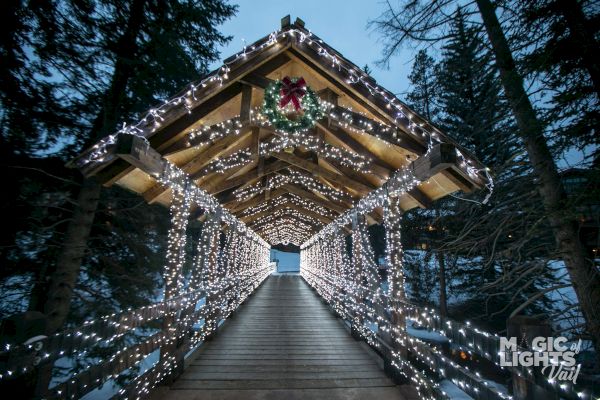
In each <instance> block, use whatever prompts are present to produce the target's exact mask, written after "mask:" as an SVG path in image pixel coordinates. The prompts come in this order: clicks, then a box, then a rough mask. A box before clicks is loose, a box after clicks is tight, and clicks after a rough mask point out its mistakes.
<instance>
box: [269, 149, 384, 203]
mask: <svg viewBox="0 0 600 400" xmlns="http://www.w3.org/2000/svg"><path fill="white" fill-rule="evenodd" d="M273 156H274V157H276V158H278V159H280V160H283V161H285V162H287V163H289V164H291V165H295V166H296V167H298V168H301V169H303V170H305V171H308V172H310V173H311V174H313V175H315V176H321V177H323V178H325V179H327V180H328V181H331V182H336V183H339V184H341V185H344V186H346V187H347V188H348V189H350V190H354V191H356V192H358V193H360V194H361V195H365V194H368V193H370V192H371V190H372V189H371V188H370V187H368V186H366V185H363V184H362V183H360V182H356V181H355V180H353V179H350V178H348V177H346V176H344V175H340V174H336V173H333V172H331V171H329V170H327V169H325V168H321V167H320V166H319V165H317V164H315V163H313V162H311V161H308V160H304V159H302V158H300V157H298V156H296V155H293V154H290V153H285V152H279V153H277V154H273Z"/></svg>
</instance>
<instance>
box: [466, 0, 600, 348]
mask: <svg viewBox="0 0 600 400" xmlns="http://www.w3.org/2000/svg"><path fill="white" fill-rule="evenodd" d="M476 2H477V6H478V8H479V11H480V13H481V17H482V20H483V24H484V26H485V28H486V31H487V34H488V37H489V39H490V42H491V44H492V50H493V53H494V55H495V59H496V64H497V66H498V69H499V71H500V78H501V81H502V85H503V87H504V90H505V92H506V97H507V98H508V101H509V103H510V105H511V108H512V110H513V114H514V116H515V119H516V121H517V125H518V128H519V135H520V136H521V138H522V139H523V142H524V143H525V146H526V149H527V153H528V155H529V158H530V160H531V163H532V166H533V169H534V172H535V174H536V175H537V177H538V178H539V184H538V186H537V189H538V191H539V193H540V196H541V198H542V203H543V206H544V209H545V211H546V215H547V217H548V221H549V223H550V226H551V227H552V232H553V234H554V237H555V239H556V242H557V245H558V249H559V251H560V254H561V255H562V257H563V260H564V262H565V266H566V268H567V270H568V272H569V275H570V277H571V282H572V284H573V288H574V290H575V293H576V294H577V298H578V300H579V305H580V307H581V310H582V312H583V315H584V317H585V320H586V325H587V330H588V332H589V333H590V334H591V339H592V341H593V343H594V347H595V349H596V352H597V354H599V355H600V347H599V346H600V308H599V307H598V304H600V277H599V275H598V273H597V272H596V271H595V269H594V266H593V263H592V262H591V260H589V259H586V251H585V248H584V247H583V245H582V244H581V241H580V239H579V235H578V227H577V222H576V221H575V220H574V219H573V218H572V216H571V215H570V214H569V213H568V212H565V207H566V195H565V191H564V188H563V186H562V183H561V180H560V176H559V174H558V171H557V169H556V165H555V164H554V160H553V158H552V154H551V153H550V150H549V148H548V144H547V142H546V139H545V137H544V132H543V128H542V125H541V123H540V121H539V120H538V119H537V116H536V114H535V111H534V109H533V106H532V104H531V102H530V101H529V98H528V96H527V93H526V92H525V89H524V85H523V78H522V77H521V75H520V74H519V73H518V71H517V69H516V66H515V61H514V59H513V57H512V53H511V51H510V48H509V46H508V42H507V40H506V37H505V36H504V32H503V31H502V27H501V26H500V23H499V22H498V18H497V16H496V11H495V8H494V6H493V5H492V3H491V2H490V0H476Z"/></svg>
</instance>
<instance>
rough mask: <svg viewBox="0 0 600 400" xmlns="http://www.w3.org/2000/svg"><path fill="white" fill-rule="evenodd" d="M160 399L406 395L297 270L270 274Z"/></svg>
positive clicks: (290, 399) (158, 394)
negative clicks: (295, 273) (281, 273)
mask: <svg viewBox="0 0 600 400" xmlns="http://www.w3.org/2000/svg"><path fill="white" fill-rule="evenodd" d="M194 357H195V359H194V360H193V361H191V363H189V366H188V367H187V369H186V371H185V372H184V374H183V375H182V376H181V377H180V378H179V379H178V380H177V381H175V382H174V383H173V384H172V385H171V387H170V388H161V389H159V390H157V391H156V393H155V395H154V399H160V400H191V399H194V400H202V399H207V400H213V399H214V400H216V399H222V400H229V399H248V400H252V399H286V400H295V399H364V398H376V399H378V400H379V399H381V400H386V399H399V400H402V399H405V398H406V397H404V395H403V394H402V393H403V392H404V390H401V389H400V388H399V387H398V386H396V385H395V384H394V383H393V382H392V381H391V380H390V379H389V378H387V377H386V376H385V374H384V373H383V370H382V368H381V365H380V361H379V359H378V358H377V357H376V356H375V355H374V354H373V353H371V352H370V351H369V350H368V349H366V348H365V347H364V345H361V343H360V342H358V341H356V340H354V339H352V338H351V336H350V335H349V334H348V331H347V330H346V329H345V327H344V326H343V325H342V323H341V322H340V321H339V320H337V319H336V318H335V317H334V315H333V314H332V313H331V312H330V310H329V308H328V307H327V306H326V305H325V304H324V303H323V302H321V301H320V299H319V298H318V297H317V295H316V294H315V293H314V292H313V291H312V290H311V289H310V288H309V287H308V285H307V284H306V283H305V282H304V281H303V280H302V278H300V277H299V276H297V275H280V276H275V275H274V276H270V277H269V278H268V279H267V281H266V282H265V283H264V284H263V285H262V286H261V287H260V288H259V289H258V290H257V291H256V293H255V294H254V295H252V296H251V297H250V299H248V301H247V303H246V304H244V305H242V306H241V309H240V310H239V311H237V312H236V313H235V315H234V316H233V317H232V319H231V320H230V321H228V323H227V325H226V326H224V327H223V329H222V330H220V331H219V333H218V334H217V336H216V337H215V338H214V339H213V340H212V341H210V342H208V343H206V344H204V345H203V347H202V348H201V349H199V350H198V351H197V353H196V354H195V355H194Z"/></svg>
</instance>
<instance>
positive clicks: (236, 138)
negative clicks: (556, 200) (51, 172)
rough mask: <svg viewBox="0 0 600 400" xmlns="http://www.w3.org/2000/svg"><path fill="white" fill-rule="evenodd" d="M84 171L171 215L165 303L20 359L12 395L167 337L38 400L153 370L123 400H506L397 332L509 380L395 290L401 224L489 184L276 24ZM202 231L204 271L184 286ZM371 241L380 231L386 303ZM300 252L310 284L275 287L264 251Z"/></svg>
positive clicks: (119, 137)
mask: <svg viewBox="0 0 600 400" xmlns="http://www.w3.org/2000/svg"><path fill="white" fill-rule="evenodd" d="M73 166H76V167H77V168H80V169H81V171H82V172H83V173H84V174H85V175H86V176H88V177H92V176H93V177H95V179H98V180H100V181H101V182H102V183H103V184H104V185H106V186H110V185H115V184H116V185H119V186H122V187H124V188H127V189H129V190H131V191H133V192H136V193H139V195H140V196H143V197H144V199H146V200H147V201H148V202H156V203H160V204H163V205H164V206H165V207H170V210H171V216H172V226H171V230H170V232H169V248H168V252H167V255H166V263H165V269H164V281H165V286H166V287H165V299H164V301H163V302H160V303H156V304H152V305H149V306H146V307H143V308H141V309H138V310H129V311H126V312H123V313H122V314H119V315H110V316H106V317H105V318H102V319H99V320H95V321H92V322H90V323H88V324H84V325H83V326H81V327H79V328H78V329H75V330H70V331H65V332H60V333H58V334H56V335H54V336H52V337H49V338H40V339H39V340H37V341H33V342H31V343H27V344H25V345H22V346H19V347H17V348H16V349H12V350H10V351H9V352H6V353H5V354H4V356H5V357H3V361H2V363H3V364H2V378H3V379H10V377H12V376H14V375H19V374H21V373H26V372H27V371H28V370H31V369H35V368H40V367H41V366H44V365H45V366H46V367H47V366H50V368H51V365H53V363H54V362H55V361H56V360H57V359H59V358H60V357H65V356H68V355H73V356H76V354H78V352H80V351H82V350H83V349H85V348H89V347H92V346H98V345H100V344H102V343H108V344H110V343H111V342H112V341H113V340H114V339H115V338H119V337H122V336H123V335H125V334H126V333H127V332H132V331H134V330H135V329H136V328H139V327H143V326H145V325H147V324H149V323H150V322H152V321H157V320H158V321H162V322H161V323H162V329H159V330H158V331H156V332H155V333H153V334H151V335H149V336H146V337H143V338H141V339H139V341H138V342H137V343H134V344H132V345H130V346H127V347H125V348H121V349H118V350H115V352H114V353H113V354H111V355H110V356H109V357H106V358H103V359H99V360H98V362H97V363H96V364H94V365H90V366H88V367H87V368H85V369H84V370H82V371H81V372H79V373H77V374H76V375H74V376H72V377H71V378H69V379H68V380H66V381H64V382H62V383H58V384H56V385H55V386H53V387H51V388H46V387H43V388H38V393H39V394H40V397H43V398H69V399H71V398H81V397H83V396H86V395H90V394H93V393H94V391H96V393H97V390H98V389H97V388H99V387H101V386H102V385H103V384H104V383H106V382H108V381H113V380H114V379H116V378H118V377H119V376H120V375H121V374H123V372H126V371H130V369H131V368H132V367H134V366H136V365H140V363H145V364H148V363H149V362H148V360H151V358H150V357H149V355H151V354H156V352H158V353H159V356H158V357H156V360H155V361H154V362H152V363H150V365H146V366H145V367H144V368H142V373H141V374H139V376H137V377H136V378H135V379H133V380H129V381H128V382H127V384H126V385H124V386H123V388H122V390H120V391H119V392H118V393H115V394H114V396H115V397H117V398H142V397H146V396H151V395H153V394H154V395H155V396H156V397H157V398H163V397H166V398H174V399H233V398H261V399H262V398H288V399H296V398H344V399H345V398H365V397H367V396H376V397H377V398H400V399H401V398H419V399H425V398H435V399H439V398H446V397H447V395H446V393H445V391H444V389H443V387H442V386H440V384H439V381H440V380H442V379H448V380H450V381H452V382H454V383H455V384H456V385H457V386H459V387H461V389H462V390H464V391H465V392H466V393H468V394H469V395H470V396H472V397H474V398H481V399H501V398H506V397H507V395H506V394H505V393H503V392H502V391H500V390H498V389H497V388H495V387H493V386H490V385H488V384H487V382H486V381H485V380H484V379H483V378H482V377H481V375H479V374H478V373H477V372H476V371H471V370H469V369H468V368H465V367H463V366H460V365H458V364H456V363H454V362H453V361H452V360H450V359H448V358H446V357H445V356H444V355H443V354H442V353H441V352H440V351H438V349H436V348H434V347H432V346H430V345H429V344H428V343H426V342H424V341H421V340H418V339H415V338H413V337H410V336H409V335H408V334H407V331H406V319H407V318H409V319H411V320H415V321H418V322H419V324H421V325H422V326H424V327H427V328H429V329H430V330H434V331H436V332H438V333H440V334H442V335H444V336H446V337H447V338H448V339H449V340H452V341H453V343H455V344H457V345H460V346H462V347H463V348H464V349H465V351H468V352H472V353H476V354H478V355H480V356H481V357H483V358H485V359H487V360H489V361H490V362H493V363H497V362H498V353H497V351H495V350H494V349H497V337H495V336H493V335H489V334H487V333H486V332H483V331H480V330H477V329H475V328H472V327H470V326H468V325H464V324H461V323H458V322H453V321H450V320H444V319H442V318H440V317H439V316H437V315H436V314H435V312H434V311H433V310H430V309H425V308H419V307H417V306H414V305H412V304H410V303H408V302H406V300H405V298H404V290H403V279H402V249H401V246H400V224H401V216H402V213H403V212H405V211H406V210H409V209H411V208H414V207H423V208H426V207H428V206H429V205H430V204H431V203H432V202H433V201H435V200H436V199H439V198H441V197H444V196H446V195H448V194H450V193H453V192H457V191H463V192H470V191H473V190H478V189H484V188H485V189H486V190H489V189H490V188H491V185H492V182H491V180H490V178H489V175H488V173H487V171H486V169H485V167H484V166H482V165H481V164H480V163H479V162H478V161H477V160H476V159H474V158H473V156H472V155H470V154H469V152H467V151H466V150H464V149H463V148H462V147H461V146H460V145H459V144H457V143H455V142H454V141H453V140H451V139H450V138H448V137H447V136H445V135H444V134H443V133H442V132H440V131H439V130H437V129H436V128H435V127H433V126H432V125H430V124H429V123H428V122H427V121H426V120H424V119H423V118H422V117H420V116H419V115H418V114H416V113H415V112H413V111H412V110H410V109H409V108H408V107H407V106H406V105H404V104H403V103H402V102H401V101H400V100H398V99H397V98H396V97H395V96H394V95H393V94H392V93H390V92H389V91H387V90H386V89H384V88H382V87H380V86H378V85H377V84H376V82H375V81H374V80H373V79H372V78H371V77H370V76H368V75H367V74H366V73H364V72H363V71H362V70H361V69H360V68H358V67H357V66H356V65H354V64H352V63H351V62H350V61H348V60H347V59H345V58H344V57H343V56H342V55H341V54H340V53H338V52H337V51H336V50H334V49H333V48H331V47H330V46H328V45H327V44H326V43H325V42H323V41H322V40H321V39H320V38H318V37H317V36H315V35H314V34H312V33H311V32H310V31H309V30H307V29H306V28H305V27H304V23H303V22H302V21H301V20H299V19H297V20H296V21H295V22H294V23H291V22H290V19H289V17H286V18H284V19H283V20H282V25H281V29H279V30H276V31H274V32H272V33H271V34H269V35H267V36H265V37H264V38H262V39H260V40H258V41H257V42H255V43H253V44H251V45H248V46H246V47H245V48H244V49H243V50H242V51H241V52H239V53H237V54H235V55H233V56H231V57H230V58H228V59H226V60H225V61H224V64H223V66H222V67H220V68H219V69H218V70H215V71H213V72H212V73H211V74H209V75H207V76H206V77H205V78H204V79H202V80H201V81H200V82H196V83H194V84H191V85H190V86H189V87H187V88H185V89H184V90H183V91H182V92H181V93H179V94H178V95H177V96H175V97H173V98H171V99H169V100H168V101H165V102H164V104H161V105H158V106H157V107H155V108H153V109H151V110H149V111H148V113H147V115H146V116H145V117H144V118H143V119H142V120H140V121H139V122H137V123H136V124H133V125H125V126H124V127H123V128H122V129H121V130H120V131H119V132H117V133H115V134H114V135H112V136H110V137H107V138H105V139H104V140H102V141H101V142H99V143H98V144H97V145H95V146H94V147H93V148H91V149H88V150H87V151H86V152H84V153H83V154H81V156H80V157H79V158H78V159H77V160H75V161H74V162H73ZM195 219H198V220H201V221H202V222H203V228H202V234H201V240H199V242H198V243H195V244H194V245H195V246H197V247H198V254H199V255H198V257H197V259H195V260H194V261H193V262H194V266H195V268H194V271H193V272H192V276H191V277H190V278H189V279H187V280H185V279H183V277H182V274H181V268H182V265H183V263H184V261H185V260H184V257H185V252H184V251H183V248H184V247H185V245H186V243H185V242H186V228H187V225H188V222H189V221H191V220H195ZM369 224H383V225H384V227H385V230H386V246H387V249H386V254H387V268H388V274H387V275H388V276H387V289H386V290H384V287H385V285H383V284H382V281H381V276H380V275H379V273H378V266H377V264H376V261H375V260H374V259H373V253H372V249H371V248H370V244H369V239H368V233H367V227H368V225H369ZM348 237H349V238H348ZM347 243H351V246H350V249H348V248H347V246H346V244H347ZM290 244H291V245H296V246H300V248H301V276H271V273H272V272H273V267H272V265H271V264H270V262H269V251H270V247H271V246H272V245H290ZM348 250H350V251H348ZM255 291H256V293H255V294H254V292H255ZM319 299H321V300H322V301H320V300H319ZM9 372H10V374H9ZM517 372H519V371H517ZM532 379H534V380H535V377H533V378H532ZM399 382H400V383H403V385H401V386H397V384H398V383H399ZM540 384H544V383H540Z"/></svg>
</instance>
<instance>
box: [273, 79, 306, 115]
mask: <svg viewBox="0 0 600 400" xmlns="http://www.w3.org/2000/svg"><path fill="white" fill-rule="evenodd" d="M281 82H282V83H283V85H281V91H280V95H281V100H280V101H279V107H281V108H283V107H285V106H286V105H287V104H288V103H289V102H290V101H291V102H292V104H293V105H294V108H295V109H296V111H299V110H300V108H302V106H301V105H300V99H302V97H303V96H304V95H305V94H306V90H304V88H305V87H306V82H305V81H304V78H299V79H298V80H297V81H296V82H292V80H291V79H290V77H289V76H286V77H285V78H283V79H282V80H281Z"/></svg>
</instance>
